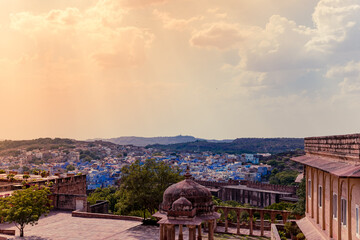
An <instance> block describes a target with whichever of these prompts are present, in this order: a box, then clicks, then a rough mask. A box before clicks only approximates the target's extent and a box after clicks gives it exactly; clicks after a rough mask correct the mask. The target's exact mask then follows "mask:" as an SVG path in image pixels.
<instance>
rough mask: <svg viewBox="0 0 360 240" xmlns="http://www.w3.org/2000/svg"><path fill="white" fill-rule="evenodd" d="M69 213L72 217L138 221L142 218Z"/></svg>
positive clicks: (78, 212)
mask: <svg viewBox="0 0 360 240" xmlns="http://www.w3.org/2000/svg"><path fill="white" fill-rule="evenodd" d="M71 215H72V216H73V217H82V218H103V219H118V220H128V221H138V222H141V221H142V220H143V219H142V218H141V217H134V216H121V215H113V214H103V213H89V212H82V211H73V212H72V213H71Z"/></svg>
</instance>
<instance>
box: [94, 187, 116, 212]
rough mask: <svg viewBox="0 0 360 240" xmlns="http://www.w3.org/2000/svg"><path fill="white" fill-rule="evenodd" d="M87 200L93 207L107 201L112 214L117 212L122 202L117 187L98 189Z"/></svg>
mask: <svg viewBox="0 0 360 240" xmlns="http://www.w3.org/2000/svg"><path fill="white" fill-rule="evenodd" d="M87 200H88V202H89V203H90V204H91V205H93V204H95V203H96V201H100V200H107V201H108V202H109V210H110V212H112V213H114V212H115V211H116V209H115V206H116V204H117V203H118V201H119V200H120V193H119V190H118V188H116V187H107V188H97V189H96V190H95V191H94V192H93V193H91V194H90V195H89V196H88V198H87Z"/></svg>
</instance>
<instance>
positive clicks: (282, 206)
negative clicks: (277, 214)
mask: <svg viewBox="0 0 360 240" xmlns="http://www.w3.org/2000/svg"><path fill="white" fill-rule="evenodd" d="M294 208H295V204H294V203H288V202H279V203H273V204H271V205H270V206H267V207H265V209H272V210H286V211H290V212H291V211H292V210H293V209H294Z"/></svg>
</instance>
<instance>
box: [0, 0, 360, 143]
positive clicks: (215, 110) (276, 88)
mask: <svg viewBox="0 0 360 240" xmlns="http://www.w3.org/2000/svg"><path fill="white" fill-rule="evenodd" d="M0 4H1V6H2V7H1V8H0V32H1V37H0V111H1V115H0V139H34V138H38V137H68V138H74V139H89V138H109V137H119V136H144V137H151V136H174V135H179V134H182V135H193V136H196V137H201V138H208V139H233V138H238V137H306V136H322V135H334V134H347V133H357V132H360V124H359V120H360V111H359V109H360V26H359V24H360V2H359V1H358V0H341V1H340V0H319V1H314V0H251V1H248V0H246V1H245V0H223V1H218V0H196V1H194V0H61V1H55V0H47V1H44V0H0Z"/></svg>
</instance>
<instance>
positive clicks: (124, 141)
mask: <svg viewBox="0 0 360 240" xmlns="http://www.w3.org/2000/svg"><path fill="white" fill-rule="evenodd" d="M94 140H100V139H92V140H89V141H94ZM101 140H103V141H107V142H112V143H116V144H119V145H134V146H139V147H145V146H147V145H153V144H161V145H167V144H177V143H186V142H195V141H197V140H198V139H197V138H195V137H193V136H182V135H179V136H175V137H118V138H109V139H101Z"/></svg>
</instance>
